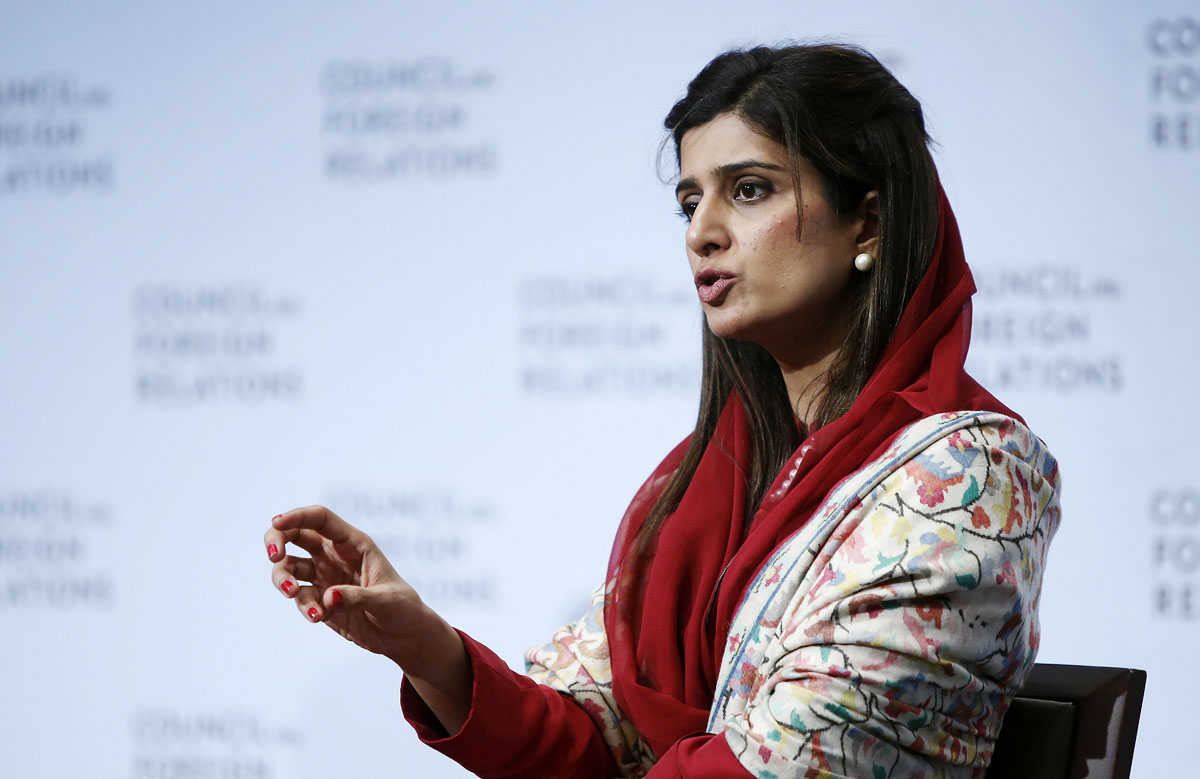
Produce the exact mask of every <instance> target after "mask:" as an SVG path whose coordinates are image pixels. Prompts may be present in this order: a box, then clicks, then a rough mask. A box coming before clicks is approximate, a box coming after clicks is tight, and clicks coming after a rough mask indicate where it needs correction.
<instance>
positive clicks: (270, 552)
mask: <svg viewBox="0 0 1200 779" xmlns="http://www.w3.org/2000/svg"><path fill="white" fill-rule="evenodd" d="M277 554H279V547H277V546H275V545H274V544H271V545H270V546H268V547H267V557H274V556H275V555H277Z"/></svg>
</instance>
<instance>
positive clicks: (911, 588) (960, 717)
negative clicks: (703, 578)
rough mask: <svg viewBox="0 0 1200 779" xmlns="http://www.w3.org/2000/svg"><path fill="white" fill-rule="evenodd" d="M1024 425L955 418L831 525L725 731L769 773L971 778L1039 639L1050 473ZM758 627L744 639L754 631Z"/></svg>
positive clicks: (1054, 505) (759, 770)
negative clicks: (956, 422)
mask: <svg viewBox="0 0 1200 779" xmlns="http://www.w3.org/2000/svg"><path fill="white" fill-rule="evenodd" d="M1021 431H1024V428H1023V427H1022V428H1019V429H1014V428H1013V427H1011V426H1010V427H1006V426H1005V425H999V426H991V427H989V426H985V425H976V426H972V427H965V428H962V429H960V430H956V431H955V432H953V433H952V434H950V435H949V436H947V437H945V438H943V439H941V440H939V441H938V442H936V443H935V444H933V445H932V446H930V447H928V448H926V449H925V450H923V451H922V452H921V453H919V454H917V455H916V456H915V457H914V458H912V459H910V460H908V461H907V462H905V463H904V464H902V465H900V466H899V467H898V468H897V469H896V470H895V471H894V472H893V473H891V474H890V475H889V476H888V477H887V478H885V479H884V480H883V481H881V482H880V483H879V484H878V485H877V486H876V487H875V488H874V489H873V490H872V491H871V492H870V493H869V494H867V495H866V496H865V497H864V499H863V500H862V502H861V504H860V505H858V506H856V507H855V508H853V509H852V510H851V511H850V512H849V513H848V514H847V515H846V517H845V518H844V519H843V520H842V521H841V522H840V523H839V524H838V525H837V527H836V529H835V530H834V531H833V533H832V535H830V536H829V537H828V538H827V539H826V540H825V541H824V543H822V544H821V545H820V548H819V549H813V550H811V551H812V552H813V554H814V555H815V557H814V560H813V564H812V565H811V566H807V567H806V570H805V573H804V574H803V576H804V577H805V581H803V582H802V583H801V584H800V586H799V587H798V588H797V589H796V591H795V592H796V594H795V596H794V597H792V598H791V600H790V602H788V603H787V606H786V608H785V609H783V610H782V612H781V613H779V614H778V615H777V616H776V617H775V618H774V619H773V620H768V621H766V622H763V623H760V624H759V625H758V626H757V628H756V630H757V631H762V632H764V633H767V634H769V638H768V639H764V640H763V641H762V647H763V650H762V652H761V654H759V655H758V656H756V657H753V656H752V655H748V656H747V657H753V662H747V663H746V664H745V665H744V666H743V667H742V669H741V673H743V674H744V676H743V679H742V684H745V685H747V686H748V689H747V690H745V691H744V693H743V694H745V695H746V696H747V699H748V704H747V705H746V707H745V708H744V710H742V711H740V712H739V713H737V714H736V715H735V716H733V717H731V718H730V719H728V720H727V721H726V723H725V735H726V739H727V740H728V742H729V745H730V747H731V748H732V749H733V751H734V753H735V754H736V755H737V756H738V759H739V761H740V762H741V763H742V765H743V766H745V767H746V768H747V769H748V770H749V771H750V772H751V773H752V774H753V775H755V776H758V777H762V778H763V779H779V778H781V777H801V776H803V777H854V778H855V779H862V778H865V777H869V778H870V779H883V778H884V777H890V778H895V779H899V778H900V777H904V778H905V779H912V778H917V777H919V778H921V779H933V778H934V777H968V776H970V777H983V775H984V772H985V769H986V766H987V764H988V762H989V761H990V759H991V752H992V748H993V745H994V743H995V739H996V736H997V735H998V733H999V729H1000V722H1001V718H1002V716H1003V714H1004V711H1005V709H1006V708H1007V706H1008V702H1009V701H1010V699H1011V696H1012V694H1013V693H1014V692H1015V691H1016V690H1017V689H1019V688H1020V686H1021V685H1022V684H1023V682H1024V680H1025V678H1026V676H1027V674H1028V672H1029V669H1030V668H1031V667H1032V665H1033V660H1034V655H1035V654H1036V651H1037V645H1038V623H1037V605H1038V598H1039V593H1040V588H1041V578H1042V570H1043V567H1044V563H1045V555H1046V549H1047V545H1048V543H1049V540H1050V537H1051V536H1052V535H1053V533H1054V531H1055V529H1056V527H1057V523H1058V518H1059V509H1058V500H1057V494H1056V490H1055V486H1056V484H1055V483H1056V481H1057V469H1056V467H1054V466H1053V460H1052V459H1050V458H1049V455H1048V454H1045V453H1044V450H1043V449H1041V444H1040V442H1038V441H1037V439H1036V438H1034V437H1033V436H1032V434H1029V433H1028V431H1024V432H1023V433H1022V432H1021ZM759 638H761V637H760V636H757V635H754V636H750V637H748V639H747V641H749V640H758V639H759Z"/></svg>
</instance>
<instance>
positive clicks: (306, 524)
mask: <svg viewBox="0 0 1200 779" xmlns="http://www.w3.org/2000/svg"><path fill="white" fill-rule="evenodd" d="M271 525H272V527H274V528H275V529H276V530H283V531H287V530H312V531H315V532H316V533H317V534H318V535H321V536H323V537H325V538H328V539H329V540H330V541H332V542H333V543H335V544H355V543H358V542H359V541H361V540H362V539H364V538H366V536H365V535H364V534H363V533H362V531H360V530H358V529H357V528H355V527H353V526H351V525H350V524H349V523H348V522H346V521H345V520H344V519H342V518H341V517H339V516H338V515H337V514H334V513H333V512H332V511H330V510H329V509H327V508H325V507H324V506H305V507H304V508H299V509H292V510H291V511H286V512H284V513H283V514H280V515H278V516H276V517H275V518H274V519H272V520H271Z"/></svg>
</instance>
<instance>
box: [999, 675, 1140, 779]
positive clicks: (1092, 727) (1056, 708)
mask: <svg viewBox="0 0 1200 779" xmlns="http://www.w3.org/2000/svg"><path fill="white" fill-rule="evenodd" d="M1145 690H1146V672H1145V671H1138V670H1135V669H1129V668H1099V667H1090V666H1082V665H1049V664H1038V665H1035V666H1034V667H1033V672H1032V673H1031V674H1030V675H1029V680H1028V681H1027V682H1026V683H1025V687H1024V688H1022V690H1021V691H1020V692H1019V693H1017V696H1016V697H1015V698H1013V702H1012V706H1010V707H1009V709H1008V713H1007V714H1005V716H1004V725H1003V727H1002V728H1001V729H1000V737H999V739H998V740H997V742H996V749H995V752H994V753H993V756H992V765H991V767H990V768H989V769H988V772H987V779H1018V777H1019V779H1083V777H1087V779H1129V770H1130V766H1131V765H1132V764H1133V743H1134V741H1135V740H1136V739H1137V727H1138V719H1139V718H1140V717H1141V714H1142V694H1143V693H1144V692H1145Z"/></svg>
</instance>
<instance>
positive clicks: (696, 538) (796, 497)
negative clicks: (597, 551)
mask: <svg viewBox="0 0 1200 779" xmlns="http://www.w3.org/2000/svg"><path fill="white" fill-rule="evenodd" d="M938 197H939V202H938V234H937V242H936V245H935V248H934V254H933V259H932V260H931V262H930V264H929V268H928V269H927V270H926V272H925V275H924V276H923V277H922V279H921V282H920V283H919V284H918V286H917V289H916V291H915V292H914V293H913V296H912V299H911V300H910V301H909V303H908V305H907V306H906V307H905V309H904V313H903V315H902V316H901V318H900V322H899V324H898V325H897V327H896V331H895V333H894V334H893V335H892V339H891V340H890V341H889V342H888V346H887V348H886V349H885V350H884V353H883V356H882V357H881V358H880V361H879V365H878V366H877V367H876V369H875V372H874V373H873V374H872V375H871V378H870V379H869V380H868V381H867V384H866V386H865V387H864V388H863V391H862V393H861V394H860V395H859V397H858V399H857V400H856V401H855V402H854V405H853V406H851V408H850V410H849V411H847V412H846V414H845V415H843V416H842V417H841V418H839V419H837V420H836V421H834V422H832V423H830V424H829V425H827V426H825V427H823V428H821V429H819V430H817V431H816V432H815V433H813V434H812V435H810V436H809V437H808V439H807V440H806V441H805V442H804V443H803V444H802V445H801V447H800V448H799V449H798V450H797V451H796V452H795V453H794V454H793V455H792V457H791V458H790V459H789V462H790V463H791V464H792V465H795V464H797V461H798V469H797V471H796V473H795V474H792V473H791V470H792V468H791V466H787V467H785V468H784V471H785V472H784V473H781V474H780V475H779V476H778V477H776V480H775V483H774V484H772V485H771V489H770V490H769V491H768V493H767V498H766V499H765V500H764V501H763V504H762V506H761V507H760V508H759V510H758V512H757V513H756V514H755V515H754V520H753V522H752V524H751V525H750V529H749V531H748V532H747V534H746V537H745V538H744V539H743V538H742V528H743V514H744V499H745V490H746V486H745V482H744V479H743V477H742V473H744V472H748V471H749V468H748V467H747V465H746V464H748V463H749V461H750V443H749V436H748V430H747V424H746V419H745V412H744V411H743V408H742V404H741V402H740V401H739V400H738V399H737V398H736V397H731V398H730V400H729V402H727V403H726V404H725V408H724V410H723V411H722V412H721V416H720V419H719V420H718V422H717V427H716V431H715V433H714V434H713V440H712V441H711V442H710V443H709V445H708V447H707V449H706V450H705V451H704V454H703V456H702V458H701V460H700V463H699V465H698V467H697V469H696V473H695V475H694V476H693V477H692V480H691V484H690V485H689V486H688V488H687V491H686V492H685V493H684V495H683V498H682V499H681V500H680V503H679V507H678V509H677V510H676V511H675V512H674V513H673V514H671V516H670V517H668V518H667V521H666V522H665V523H664V524H663V526H662V527H661V528H660V531H659V535H658V539H657V542H656V544H655V546H654V551H653V553H652V554H651V555H650V556H649V557H648V558H645V559H639V560H634V559H633V556H632V555H631V553H630V549H631V545H632V544H633V542H634V540H635V538H636V536H637V531H638V528H640V527H641V525H642V522H643V521H644V520H645V518H646V515H647V513H648V512H649V511H650V508H651V507H652V506H653V505H654V501H655V499H656V498H657V497H658V495H659V493H660V492H661V491H662V488H663V486H665V484H666V482H667V480H668V479H670V477H671V474H672V473H673V472H674V470H675V468H676V467H677V466H678V465H679V462H680V459H681V458H682V456H683V452H684V449H685V448H686V444H687V441H684V443H681V444H680V445H679V446H677V447H676V448H675V449H674V451H672V452H671V453H670V454H669V455H668V456H667V458H666V459H665V460H664V461H663V462H662V464H661V465H659V467H658V468H657V469H656V470H655V471H654V473H653V474H651V476H650V479H649V480H647V482H646V484H645V486H644V487H643V488H642V489H641V490H640V491H639V493H638V496H637V497H636V498H635V499H634V501H633V503H632V504H631V505H630V507H629V510H628V511H627V512H626V514H625V518H624V519H623V521H622V523H621V528H620V530H619V532H618V534H617V539H616V542H615V544H614V546H613V553H612V559H611V560H610V562H609V570H608V582H609V584H608V587H609V592H608V601H607V604H606V610H605V619H604V621H605V629H606V632H607V634H608V643H609V646H610V649H611V652H612V670H613V691H614V693H615V695H616V698H617V702H618V703H619V705H620V706H621V709H622V710H623V711H624V712H625V714H627V715H628V716H629V717H630V719H631V720H632V721H633V723H634V725H635V727H636V728H637V731H638V733H639V734H640V736H641V737H642V739H643V740H644V742H645V743H646V744H647V746H649V747H650V749H651V750H652V751H653V752H654V753H655V754H656V755H662V754H664V753H665V752H666V751H667V749H669V748H670V746H671V744H673V743H674V742H676V741H678V740H679V739H680V738H683V737H684V736H687V735H690V734H696V733H702V732H704V729H705V726H706V724H707V722H708V712H709V709H710V707H711V706H712V701H713V695H714V693H715V690H714V688H715V686H716V681H717V673H718V671H719V670H720V669H719V666H720V662H721V656H722V654H723V651H724V643H725V640H726V631H727V629H728V627H729V625H730V624H731V623H732V621H733V617H734V612H735V611H736V609H737V607H738V605H739V604H740V602H741V599H742V595H743V593H744V592H745V590H746V588H747V586H749V584H750V582H751V581H752V580H753V578H754V576H755V574H756V573H757V572H758V570H759V569H760V568H761V567H762V565H763V564H764V563H765V562H766V561H767V559H768V558H769V557H770V555H771V553H772V552H773V551H774V550H775V549H776V548H777V547H778V546H779V544H780V543H782V542H783V541H784V540H785V539H786V538H788V537H789V536H790V535H792V534H793V533H794V532H795V531H796V530H797V529H798V528H800V527H801V526H802V525H803V524H804V523H805V521H806V520H807V519H808V518H809V517H810V516H811V515H812V514H813V513H814V512H815V510H816V509H817V507H818V506H819V505H820V504H821V502H822V500H823V499H824V498H825V496H826V495H827V494H828V493H829V492H830V490H832V489H833V487H834V486H836V485H837V484H838V483H839V482H840V481H842V480H843V479H844V478H846V477H847V476H849V475H850V474H852V473H854V472H855V471H856V470H858V469H860V468H861V467H862V466H864V465H865V464H866V463H868V462H870V461H871V460H873V459H875V458H876V457H878V456H880V455H881V454H882V453H883V451H884V450H885V449H886V447H887V445H888V444H889V443H890V442H891V441H892V440H893V439H894V438H895V437H896V435H897V434H898V433H899V432H900V431H901V430H902V429H903V428H905V427H906V426H908V425H910V424H912V423H913V422H916V421H917V420H919V419H921V418H923V417H927V416H930V415H932V414H937V413H942V412H948V411H962V410H985V411H998V412H1001V413H1004V414H1008V415H1009V416H1013V417H1016V415H1015V414H1013V412H1012V411H1010V410H1009V409H1007V408H1005V407H1004V405H1003V404H1001V403H1000V401H998V400H996V398H994V397H992V396H991V395H990V394H989V393H988V392H987V391H986V390H985V389H983V388H982V387H981V386H979V384H977V383H976V382H975V380H974V379H972V378H971V377H970V376H968V375H967V374H966V372H965V371H964V369H963V362H964V360H965V359H966V356H967V346H968V342H969V341H970V336H971V302H970V301H971V295H972V294H973V293H974V292H975V283H974V281H973V280H972V278H971V272H970V270H969V269H968V268H967V263H966V260H965V258H964V257H963V249H962V240H961V238H960V237H959V233H958V225H957V223H956V222H955V219H954V214H953V212H952V211H951V210H950V204H949V203H948V202H947V200H946V196H945V193H944V192H943V191H942V190H941V187H940V186H939V188H938ZM635 566H636V567H635ZM722 571H724V575H723V576H722ZM710 610H711V611H712V612H713V616H714V617H715V618H709V612H710Z"/></svg>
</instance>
